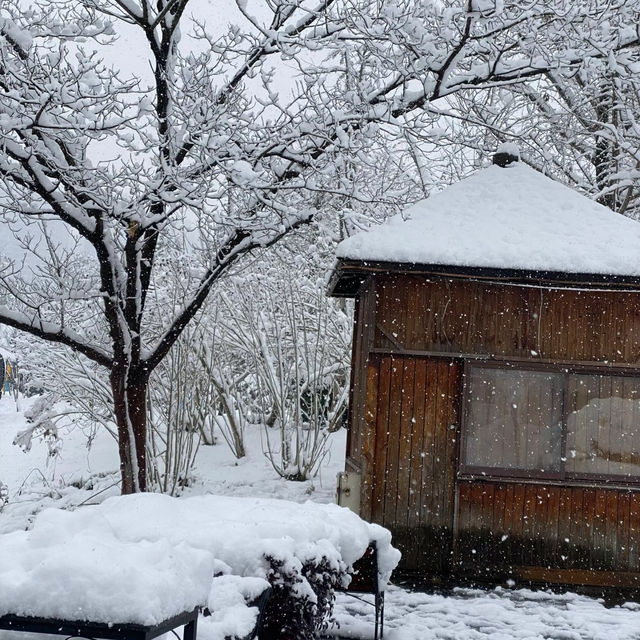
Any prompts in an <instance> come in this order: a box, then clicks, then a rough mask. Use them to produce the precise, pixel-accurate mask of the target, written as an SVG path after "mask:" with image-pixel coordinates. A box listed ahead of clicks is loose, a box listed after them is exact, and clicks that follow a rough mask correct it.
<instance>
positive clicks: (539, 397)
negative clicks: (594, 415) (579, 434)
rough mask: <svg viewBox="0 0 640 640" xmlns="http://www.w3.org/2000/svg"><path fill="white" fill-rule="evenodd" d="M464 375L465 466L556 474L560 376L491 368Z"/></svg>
mask: <svg viewBox="0 0 640 640" xmlns="http://www.w3.org/2000/svg"><path fill="white" fill-rule="evenodd" d="M468 375H469V379H468V380H467V384H468V394H467V403H468V405H467V421H466V451H465V454H466V455H465V459H466V464H467V465H468V466H473V467H488V468H495V469H503V470H510V469H513V470H517V469H521V470H527V471H536V472H541V471H547V472H559V471H560V470H561V460H560V456H561V441H562V396H563V388H562V387H563V375H562V374H560V373H552V372H546V371H528V370H517V369H497V368H493V367H486V368H485V367H471V368H470V370H469V374H468Z"/></svg>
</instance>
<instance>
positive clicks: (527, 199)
mask: <svg viewBox="0 0 640 640" xmlns="http://www.w3.org/2000/svg"><path fill="white" fill-rule="evenodd" d="M337 255H338V257H340V258H348V259H354V260H380V261H388V262H400V263H409V264H428V265H451V266H463V267H487V268H504V269H526V270H532V271H535V270H540V271H559V272H566V273H584V274H611V275H626V276H638V275H640V224H638V222H636V221H634V220H631V219H629V218H625V217H624V216H622V215H620V214H617V213H614V212H613V211H611V210H610V209H608V208H606V207H603V206H601V205H599V204H598V203H596V202H593V201H592V200H589V199H588V198H586V197H584V196H582V195H580V194H579V193H577V192H576V191H574V190H573V189H570V188H568V187H566V186H564V185H562V184H560V183H558V182H555V181H554V180H551V179H550V178H548V177H546V176H544V175H543V174H541V173H539V172H538V171H535V170H534V169H531V168H530V167H527V166H526V165H524V164H523V163H521V162H514V163H512V164H510V165H509V166H507V167H504V168H501V167H498V166H495V165H492V166H491V167H488V168H486V169H483V170H481V171H478V172H477V173H475V174H474V175H472V176H471V177H469V178H467V179H465V180H462V181H460V182H458V183H457V184H454V185H452V186H450V187H449V188H447V189H445V190H444V191H442V192H440V193H436V194H434V195H432V196H430V197H429V198H428V199H426V200H422V201H420V202H418V203H416V204H415V205H413V206H412V207H410V208H409V209H408V210H407V211H406V212H405V213H404V214H403V215H402V216H395V217H393V218H391V219H390V220H389V221H388V222H387V223H386V224H383V225H382V226H380V227H377V228H374V229H371V230H369V231H366V232H363V233H359V234H356V235H354V236H352V237H351V238H347V239H346V240H344V241H343V242H342V243H340V245H339V246H338V249H337Z"/></svg>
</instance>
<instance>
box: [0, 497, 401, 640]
mask: <svg viewBox="0 0 640 640" xmlns="http://www.w3.org/2000/svg"><path fill="white" fill-rule="evenodd" d="M372 542H376V545H377V547H376V549H377V560H378V569H379V571H380V584H382V585H383V584H384V583H385V582H386V580H387V579H388V578H389V576H390V575H391V571H393V569H394V568H395V566H396V564H397V562H398V560H399V556H400V554H399V552H398V551H396V550H395V549H393V547H392V546H391V536H390V534H389V532H388V531H386V530H385V529H383V528H382V527H379V526H377V525H372V524H369V523H366V522H364V521H363V520H361V519H360V518H359V517H358V516H357V515H356V514H354V513H352V512H351V511H349V510H347V509H345V508H342V507H338V506H336V505H331V504H316V503H306V504H295V503H292V502H287V501H284V500H267V499H253V498H231V497H221V496H210V495H206V496H194V497H190V498H181V499H176V498H170V497H168V496H163V495H158V494H142V495H140V494H139V495H135V496H123V497H119V498H110V499H108V500H106V501H105V502H104V503H102V504H100V505H97V506H90V507H82V508H80V509H77V510H76V511H63V510H58V509H47V510H45V511H43V512H41V513H40V514H38V516H37V517H36V519H35V522H34V523H33V528H32V529H30V530H28V531H24V530H20V531H14V532H12V533H7V534H2V535H0V617H3V616H15V617H16V619H17V618H20V619H23V620H24V619H30V620H32V619H33V618H37V619H39V620H45V621H46V620H55V621H62V622H64V623H65V624H66V623H67V622H69V623H70V625H69V628H73V627H74V626H78V622H80V623H82V624H85V623H86V624H93V625H98V627H96V629H105V628H107V627H108V626H109V625H111V626H112V627H113V626H118V627H119V628H124V627H123V625H134V626H136V625H137V628H138V630H139V631H140V632H142V628H147V629H148V630H150V629H153V628H156V627H158V625H162V624H165V622H166V621H168V620H172V619H174V618H175V617H176V616H181V615H183V614H184V612H192V611H193V610H194V609H195V608H196V607H203V608H206V609H208V610H209V611H210V612H211V615H209V616H207V617H202V618H200V620H199V625H200V627H201V631H202V633H203V634H204V635H206V636H207V638H208V639H210V640H214V639H215V640H218V639H220V640H222V639H224V638H225V637H237V638H245V637H247V636H250V635H251V634H252V633H253V631H252V630H255V628H256V624H257V622H258V621H259V620H258V618H259V615H260V607H259V606H255V604H256V600H257V599H259V596H260V595H261V594H263V593H264V592H265V591H266V590H267V589H268V588H269V582H268V580H267V579H268V578H269V577H270V576H271V574H270V571H271V565H270V564H269V563H270V562H275V563H276V565H278V566H281V567H282V568H283V571H285V572H287V573H288V575H291V576H294V577H295V580H298V582H299V584H297V585H296V591H295V592H296V594H297V596H296V597H298V596H299V597H308V598H309V600H310V601H312V600H313V598H315V594H314V592H313V589H312V587H311V584H310V583H308V582H307V581H306V578H305V576H304V572H303V571H302V568H303V566H305V564H309V563H311V564H313V563H314V561H316V560H322V561H325V562H327V563H328V564H329V566H331V567H335V568H336V571H343V570H344V569H345V568H347V567H350V566H351V565H353V563H354V562H356V561H357V560H358V559H359V558H361V557H362V556H363V555H364V554H365V551H366V549H367V547H368V546H369V545H370V544H371V543H372ZM296 576H297V577H296ZM252 605H254V606H252ZM6 620H9V618H6ZM14 628H15V627H14ZM131 628H133V627H131ZM67 635H69V636H71V635H74V634H73V633H68V634H67ZM85 635H88V636H90V637H96V638H98V637H105V638H109V637H111V636H100V635H99V634H98V633H93V634H91V633H86V634H85ZM137 637H143V636H137ZM146 637H148V638H151V637H152V636H150V635H147V636H146Z"/></svg>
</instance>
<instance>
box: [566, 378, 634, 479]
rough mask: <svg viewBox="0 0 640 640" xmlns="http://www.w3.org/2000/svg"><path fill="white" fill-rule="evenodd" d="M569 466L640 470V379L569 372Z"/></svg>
mask: <svg viewBox="0 0 640 640" xmlns="http://www.w3.org/2000/svg"><path fill="white" fill-rule="evenodd" d="M568 385H569V394H568V402H569V407H568V409H569V415H568V418H567V472H569V473H575V474H591V475H593V474H603V475H616V476H625V477H628V478H630V479H636V478H635V477H638V476H640V424H639V423H640V380H639V379H637V378H629V377H623V376H605V375H584V374H579V375H578V374H576V375H571V376H569V380H568Z"/></svg>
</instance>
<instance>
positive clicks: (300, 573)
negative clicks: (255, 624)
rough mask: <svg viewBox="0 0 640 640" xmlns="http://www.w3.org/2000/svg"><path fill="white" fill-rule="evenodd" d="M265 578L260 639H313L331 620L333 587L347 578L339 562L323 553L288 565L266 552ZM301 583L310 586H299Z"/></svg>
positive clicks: (333, 600) (344, 581) (338, 585)
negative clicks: (269, 590) (268, 590)
mask: <svg viewBox="0 0 640 640" xmlns="http://www.w3.org/2000/svg"><path fill="white" fill-rule="evenodd" d="M266 560H267V561H268V563H269V571H268V574H267V579H268V580H269V583H270V585H271V588H272V593H271V597H270V598H269V602H268V604H267V608H266V611H265V614H264V619H263V623H262V632H261V634H260V640H313V639H314V638H317V637H318V635H319V633H320V632H322V631H324V630H326V629H327V628H328V626H329V624H330V622H331V619H332V618H331V614H332V612H333V604H334V602H335V591H336V588H338V587H340V586H341V585H345V584H346V583H347V582H348V580H349V578H348V573H347V571H346V567H345V566H344V564H343V563H339V564H338V565H336V563H334V562H331V560H330V559H329V558H327V557H316V558H313V559H311V560H307V561H306V562H305V563H304V564H303V565H302V566H301V567H299V570H298V567H292V566H291V565H290V564H287V563H286V562H285V561H284V560H282V559H279V558H276V557H274V556H267V557H266ZM303 583H305V584H306V585H308V587H310V589H306V590H305V589H300V586H301V584H303Z"/></svg>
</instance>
